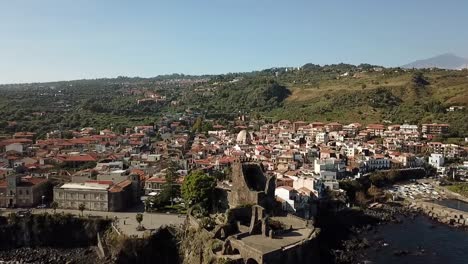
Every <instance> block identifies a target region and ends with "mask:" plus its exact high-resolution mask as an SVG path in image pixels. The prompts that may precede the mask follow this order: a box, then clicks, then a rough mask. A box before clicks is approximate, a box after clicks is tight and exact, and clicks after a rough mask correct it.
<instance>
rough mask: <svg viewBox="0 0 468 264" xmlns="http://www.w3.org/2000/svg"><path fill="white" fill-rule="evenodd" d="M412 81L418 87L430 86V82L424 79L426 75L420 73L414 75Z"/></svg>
mask: <svg viewBox="0 0 468 264" xmlns="http://www.w3.org/2000/svg"><path fill="white" fill-rule="evenodd" d="M412 81H413V83H414V84H415V85H417V86H424V85H428V84H429V82H428V81H427V80H426V77H424V74H423V73H422V72H420V71H418V72H415V73H414V74H413V77H412Z"/></svg>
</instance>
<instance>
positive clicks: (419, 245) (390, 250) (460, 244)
mask: <svg viewBox="0 0 468 264" xmlns="http://www.w3.org/2000/svg"><path fill="white" fill-rule="evenodd" d="M366 237H367V239H368V240H369V242H370V244H371V245H372V247H371V248H369V249H368V250H366V252H365V253H366V260H369V261H370V263H382V264H387V263H388V264H390V263H392V264H393V263H399V264H403V263H408V264H468V231H467V230H462V229H456V228H453V227H450V226H446V225H443V224H440V223H437V222H435V221H433V220H431V219H430V218H428V217H426V216H418V217H416V218H414V219H405V220H403V223H400V224H388V225H383V226H379V227H377V229H376V230H375V231H372V232H370V233H368V234H367V235H366ZM384 243H386V244H387V245H386V246H383V244H384ZM376 245H378V246H376ZM398 254H400V256H398Z"/></svg>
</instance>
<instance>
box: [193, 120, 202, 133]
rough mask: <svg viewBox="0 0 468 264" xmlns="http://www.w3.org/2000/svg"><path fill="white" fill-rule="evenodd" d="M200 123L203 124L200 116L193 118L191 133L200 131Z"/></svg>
mask: <svg viewBox="0 0 468 264" xmlns="http://www.w3.org/2000/svg"><path fill="white" fill-rule="evenodd" d="M202 124H203V120H202V118H201V117H197V119H196V120H195V123H194V124H193V126H192V132H193V133H196V132H200V131H201V130H202Z"/></svg>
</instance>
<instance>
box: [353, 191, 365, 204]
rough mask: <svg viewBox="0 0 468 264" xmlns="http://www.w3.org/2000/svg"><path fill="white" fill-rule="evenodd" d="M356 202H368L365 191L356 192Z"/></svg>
mask: <svg viewBox="0 0 468 264" xmlns="http://www.w3.org/2000/svg"><path fill="white" fill-rule="evenodd" d="M355 199H356V203H358V204H360V205H364V204H366V202H367V197H366V194H365V193H364V192H363V191H358V192H356V198H355Z"/></svg>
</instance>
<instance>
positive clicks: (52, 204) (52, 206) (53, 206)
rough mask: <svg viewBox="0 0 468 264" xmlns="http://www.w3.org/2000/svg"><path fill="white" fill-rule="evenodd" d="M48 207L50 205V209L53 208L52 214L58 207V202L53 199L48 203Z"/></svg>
mask: <svg viewBox="0 0 468 264" xmlns="http://www.w3.org/2000/svg"><path fill="white" fill-rule="evenodd" d="M50 207H51V208H52V209H54V214H55V212H56V211H57V208H58V203H57V202H55V201H53V202H52V203H51V204H50Z"/></svg>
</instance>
